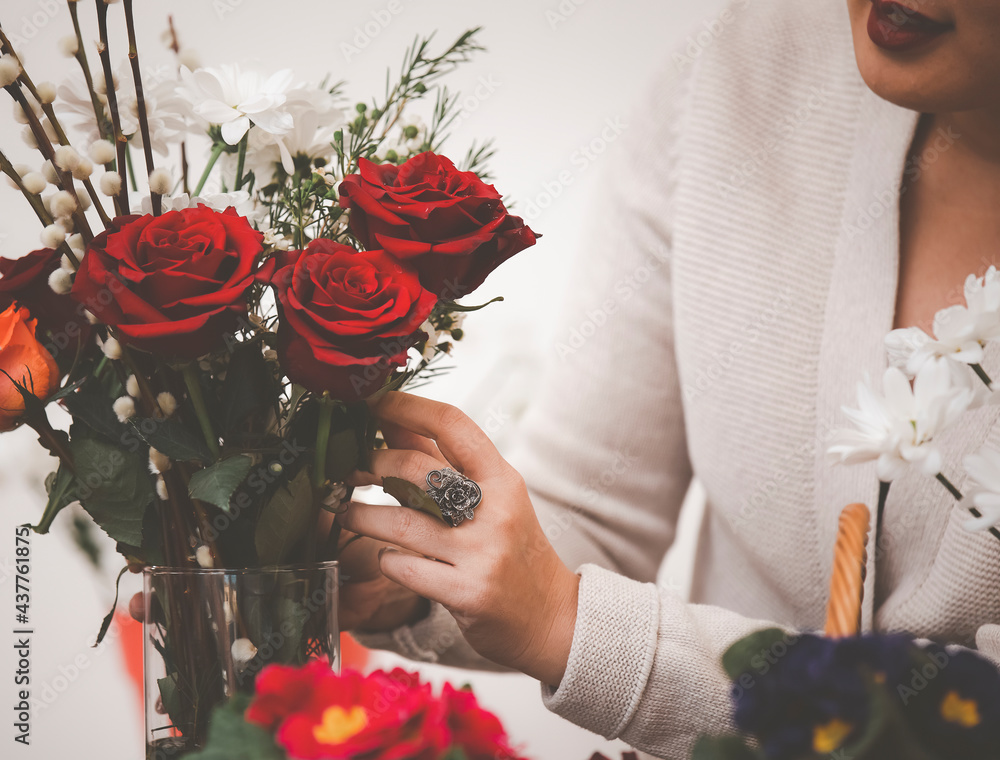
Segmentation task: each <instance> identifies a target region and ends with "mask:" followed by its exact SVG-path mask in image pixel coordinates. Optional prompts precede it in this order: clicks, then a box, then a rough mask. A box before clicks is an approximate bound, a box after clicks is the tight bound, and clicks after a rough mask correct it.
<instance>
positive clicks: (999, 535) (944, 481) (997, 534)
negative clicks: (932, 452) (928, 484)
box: [937, 472, 1000, 540]
mask: <svg viewBox="0 0 1000 760" xmlns="http://www.w3.org/2000/svg"><path fill="white" fill-rule="evenodd" d="M937 479H938V481H939V482H940V483H941V485H943V486H944V487H945V488H947V489H948V493H950V494H951V495H952V496H954V497H955V500H956V501H961V500H962V499H963V498H964V497H963V496H962V492H961V491H959V490H958V489H957V488H955V486H954V485H953V484H952V482H951V481H950V480H948V478H946V477H945V476H944V473H940V472H939V473H938V474H937ZM969 514H971V515H972V516H973V517H982V516H983V513H982V512H980V511H979V510H978V509H976V508H975V507H973V506H970V507H969ZM990 533H991V534H992V535H993V537H994V538H996V539H997V540H1000V529H997V527H996V526H993V527H992V528H990Z"/></svg>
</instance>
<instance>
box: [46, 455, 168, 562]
mask: <svg viewBox="0 0 1000 760" xmlns="http://www.w3.org/2000/svg"><path fill="white" fill-rule="evenodd" d="M70 450H71V451H72V453H73V461H74V463H75V465H76V482H75V487H74V490H75V496H76V498H78V499H79V500H80V504H81V505H82V506H83V508H84V509H85V510H87V512H88V514H90V516H91V517H93V518H94V522H96V523H97V524H98V525H99V526H100V527H101V529H102V530H103V531H104V532H105V533H107V534H108V535H109V536H111V538H113V539H114V540H115V541H119V542H121V543H123V544H129V545H131V546H140V545H141V544H142V522H143V517H144V515H145V511H146V506H147V505H148V504H149V503H150V502H151V501H152V500H153V497H154V491H153V484H152V483H151V482H150V478H149V473H148V471H147V469H146V457H145V456H143V455H142V454H137V453H134V452H131V451H126V450H124V449H121V448H118V447H117V446H113V445H111V444H108V443H105V442H104V441H100V440H88V439H86V438H82V439H81V438H78V437H76V436H74V438H73V441H72V442H71V443H70ZM57 480H58V476H57Z"/></svg>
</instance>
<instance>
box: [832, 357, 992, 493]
mask: <svg viewBox="0 0 1000 760" xmlns="http://www.w3.org/2000/svg"><path fill="white" fill-rule="evenodd" d="M973 398H974V393H973V391H972V390H971V389H970V388H968V387H965V386H962V385H956V384H955V382H954V380H953V378H952V373H951V370H950V368H949V366H948V363H947V362H946V361H942V360H937V361H933V362H929V363H927V364H925V365H924V367H923V368H922V369H921V370H920V372H919V373H918V374H917V377H916V379H915V380H914V381H913V384H912V385H911V384H910V381H909V379H908V378H907V376H906V375H905V374H904V373H903V371H902V370H901V369H899V368H898V367H890V368H889V369H887V370H886V372H885V375H884V376H883V378H882V394H879V393H877V392H876V391H875V390H874V389H873V388H872V387H871V384H870V383H859V384H858V408H857V409H850V408H848V407H844V414H846V415H847V417H848V418H849V419H850V420H851V422H853V423H854V426H855V428H854V429H845V430H841V431H838V432H837V433H836V434H835V436H834V439H833V443H832V445H831V446H830V448H829V449H828V450H827V453H828V455H829V456H830V458H831V459H833V460H835V461H837V462H839V463H842V464H860V463H862V462H871V461H878V477H879V479H880V480H882V481H883V482H886V483H889V482H892V481H893V480H895V479H896V478H898V477H900V476H902V475H903V474H904V473H905V472H906V470H907V468H908V467H909V466H910V465H919V466H920V468H921V470H922V471H923V472H924V473H925V474H927V475H932V476H933V475H937V474H938V473H939V472H941V453H940V451H939V450H938V449H937V447H936V445H935V443H934V440H935V437H936V436H938V435H940V434H941V433H942V432H943V431H944V430H945V429H946V428H948V427H949V426H950V425H952V424H953V423H954V422H955V421H956V420H958V418H959V417H961V416H962V415H963V414H964V413H965V412H966V411H967V410H968V409H969V407H970V406H971V404H972V402H973Z"/></svg>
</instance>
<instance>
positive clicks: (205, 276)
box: [72, 205, 263, 359]
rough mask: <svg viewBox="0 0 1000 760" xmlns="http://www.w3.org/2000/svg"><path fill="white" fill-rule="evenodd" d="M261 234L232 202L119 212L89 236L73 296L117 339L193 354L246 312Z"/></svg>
mask: <svg viewBox="0 0 1000 760" xmlns="http://www.w3.org/2000/svg"><path fill="white" fill-rule="evenodd" d="M262 241H263V235H261V233H259V232H257V231H256V230H255V229H253V227H251V226H250V223H249V222H248V221H247V220H246V219H244V218H243V217H242V216H239V215H238V214H237V213H236V210H235V209H232V208H229V209H226V210H225V211H224V212H221V213H220V212H218V211H213V210H212V209H210V208H208V206H204V205H199V206H198V208H188V209H180V210H178V211H168V212H167V213H165V214H163V215H162V216H158V217H154V216H151V215H148V214H147V215H145V216H122V217H119V218H117V219H115V220H114V222H112V226H111V228H110V229H108V230H106V231H105V232H102V233H101V234H100V235H98V236H97V237H96V238H94V240H93V241H92V242H91V244H90V247H89V248H88V250H87V253H86V255H85V256H84V257H83V261H82V262H81V264H80V269H79V271H78V272H77V274H76V280H75V281H74V283H73V290H72V295H73V297H74V298H75V299H76V300H77V301H79V302H80V303H81V304H83V305H84V306H85V307H86V308H88V309H89V310H90V311H91V312H93V314H95V315H96V316H97V317H98V318H99V319H100V320H101V321H102V322H104V323H105V324H109V325H113V326H115V327H117V328H118V335H119V337H120V338H121V339H122V341H123V342H125V343H128V344H130V345H133V346H135V347H136V348H139V349H142V350H144V351H151V352H155V353H159V354H163V355H166V356H170V357H173V358H178V359H193V358H195V357H198V356H201V355H203V354H207V353H209V352H210V351H213V350H214V349H216V348H218V347H219V346H221V345H222V343H223V340H224V337H225V335H227V334H229V333H231V332H233V331H234V330H235V329H236V326H237V324H238V318H239V317H240V316H241V315H245V314H246V311H247V306H246V295H247V290H248V289H249V288H250V286H251V285H252V284H253V274H254V266H255V261H256V259H257V256H258V255H259V254H260V253H261V251H262V250H263V245H262Z"/></svg>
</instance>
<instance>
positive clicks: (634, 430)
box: [360, 0, 1000, 758]
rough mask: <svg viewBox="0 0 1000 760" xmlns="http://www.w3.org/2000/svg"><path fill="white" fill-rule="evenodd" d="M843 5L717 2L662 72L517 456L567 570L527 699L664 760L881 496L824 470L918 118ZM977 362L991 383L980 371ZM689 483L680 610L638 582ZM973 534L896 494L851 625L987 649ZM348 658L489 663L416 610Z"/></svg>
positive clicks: (868, 359)
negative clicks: (557, 626)
mask: <svg viewBox="0 0 1000 760" xmlns="http://www.w3.org/2000/svg"><path fill="white" fill-rule="evenodd" d="M845 5H846V4H845V3H844V1H843V0H810V2H798V1H797V2H792V1H791V0H737V2H736V3H735V4H734V5H733V6H732V7H731V9H730V11H729V12H728V14H727V15H724V16H722V17H720V19H719V21H718V23H717V24H714V25H713V28H714V29H715V31H716V32H717V33H718V32H719V30H720V29H721V34H718V37H717V39H714V40H713V41H711V42H710V43H709V44H708V45H707V46H705V47H704V48H703V49H702V50H701V53H700V54H699V55H698V56H697V58H696V59H694V60H688V61H686V60H682V58H681V57H676V58H675V59H673V60H672V61H671V64H670V66H669V68H670V71H669V72H667V74H666V76H665V77H664V78H663V80H662V81H661V82H659V84H658V85H657V87H656V88H655V91H654V92H653V93H652V96H651V98H650V99H649V101H648V102H646V103H645V104H644V107H643V109H642V110H641V111H640V112H639V113H638V114H635V115H634V117H633V118H632V120H631V121H630V122H629V124H630V127H629V130H628V132H627V137H623V138H622V141H621V144H622V150H621V151H620V152H619V155H618V156H617V158H616V159H609V160H608V162H607V165H608V166H609V167H610V171H609V172H608V176H607V182H606V183H605V184H604V185H603V186H602V192H601V195H600V196H599V197H598V198H597V204H598V209H597V213H593V214H591V215H590V219H591V220H592V221H591V223H590V226H591V230H592V234H591V235H590V236H589V241H590V243H589V245H588V246H587V248H586V250H584V251H582V252H581V253H580V258H579V261H578V262H576V265H575V272H574V276H573V278H572V282H571V283H570V285H569V294H570V295H569V299H568V302H567V304H566V307H565V309H564V311H563V325H562V329H561V331H560V332H559V333H558V335H560V336H563V337H562V338H561V339H560V340H561V342H562V343H563V344H564V345H563V346H562V350H557V349H556V347H553V353H552V357H551V362H550V365H549V368H548V373H547V375H546V378H545V380H544V381H543V382H542V383H541V386H540V388H539V390H538V393H537V396H536V398H535V399H534V402H533V406H532V407H531V409H530V410H529V412H528V413H527V415H526V417H525V418H524V420H523V425H522V429H521V437H520V445H519V447H518V449H517V451H516V452H515V453H514V454H513V455H512V456H511V457H510V460H511V461H512V463H513V464H514V465H515V466H516V467H517V468H518V469H519V470H520V472H521V473H522V474H523V475H524V477H525V479H526V481H527V483H528V485H529V486H530V488H531V489H532V496H533V501H534V504H535V507H536V509H537V510H538V513H539V516H540V519H541V522H542V525H543V526H544V527H545V528H546V530H547V533H548V535H549V538H550V539H551V541H552V543H553V545H554V546H555V547H556V549H557V551H558V552H559V554H560V556H561V557H562V558H563V559H564V560H565V561H566V563H567V564H568V565H569V566H570V567H572V568H580V570H579V572H580V574H581V577H582V581H581V586H580V602H579V611H578V617H577V623H576V630H575V636H574V640H573V647H572V652H571V654H570V659H569V664H568V667H567V670H566V675H565V677H564V678H563V680H562V683H561V684H560V685H559V687H558V689H555V690H553V689H550V688H548V687H543V698H544V700H545V704H546V705H547V707H548V708H549V709H550V710H552V711H554V712H556V713H557V714H559V715H561V716H563V717H565V718H567V719H568V720H571V721H573V722H574V723H577V724H579V725H581V726H584V727H585V728H588V729H590V730H592V731H595V732H597V733H600V734H602V735H604V736H606V737H609V738H610V737H621V738H622V739H624V740H625V741H626V742H629V743H631V744H633V745H634V746H636V747H638V748H639V749H641V750H644V751H646V752H649V753H652V754H653V755H655V756H657V757H663V758H687V757H688V756H689V753H690V749H691V745H692V743H693V741H694V740H695V739H696V738H697V736H698V735H699V734H702V733H705V732H722V731H725V730H728V729H730V713H731V710H730V699H729V690H728V687H729V684H728V682H727V681H726V679H725V678H724V676H723V674H722V672H721V670H720V667H719V659H720V656H721V654H722V652H723V651H724V650H725V649H726V647H727V646H728V645H729V644H730V643H731V642H733V641H734V640H736V639H738V638H740V637H741V636H744V635H746V634H748V633H750V632H752V631H754V630H755V629H759V628H761V627H764V626H766V625H773V624H778V625H781V626H785V627H788V628H794V629H798V630H816V629H819V628H821V627H822V624H823V618H824V605H825V603H826V588H827V582H828V577H829V568H830V564H831V558H832V550H833V544H834V539H835V535H836V529H837V519H838V515H839V512H840V510H841V509H842V508H843V507H844V506H845V505H846V504H848V503H849V502H851V501H865V502H867V503H869V504H874V502H875V501H876V499H877V491H878V486H877V478H876V474H875V470H874V468H873V467H856V468H847V467H835V466H831V465H830V464H828V463H827V461H826V459H825V456H824V453H825V450H826V447H827V443H828V441H829V438H830V432H831V430H832V429H834V428H836V427H839V426H842V425H843V424H844V423H845V420H844V417H843V415H842V413H841V412H840V407H841V405H843V404H851V405H853V403H854V399H855V386H856V383H857V382H858V380H860V379H861V378H863V376H864V375H865V373H868V374H870V375H871V376H873V377H878V376H880V375H881V372H882V370H883V369H884V367H885V361H886V360H885V354H884V350H883V347H882V340H883V337H884V336H885V334H886V333H887V332H888V331H889V330H890V329H891V328H892V323H893V310H894V303H895V292H896V280H897V272H898V251H899V236H898V207H899V204H898V200H899V189H900V184H901V183H900V180H901V178H902V177H903V175H904V171H907V170H909V171H916V170H919V167H908V166H907V165H906V160H907V154H908V149H909V146H910V143H911V141H912V137H913V133H914V129H915V127H916V124H917V118H918V117H917V114H915V113H912V112H909V111H905V110H902V109H900V108H897V107H895V106H893V105H891V104H889V103H887V102H885V101H882V100H880V99H879V98H878V97H876V96H875V95H874V94H872V93H871V92H870V91H869V90H868V89H867V88H866V87H865V85H864V83H863V82H862V80H861V78H860V75H859V73H858V70H857V68H856V66H855V62H854V54H853V48H852V44H851V38H850V29H849V23H848V17H847V11H846V7H845ZM955 139H960V138H957V137H956V136H954V135H941V136H939V141H940V146H939V147H940V149H945V150H946V149H947V146H948V141H949V140H950V141H952V142H953V141H954V140H955ZM941 255H948V251H942V252H941ZM574 331H576V332H577V333H579V335H580V336H583V337H584V340H582V342H581V341H580V340H579V339H577V340H575V341H573V342H572V343H571V342H570V336H571V335H572V334H573V333H574ZM566 346H572V348H571V350H569V351H567V350H565V348H566ZM985 364H986V365H987V369H988V371H990V372H991V374H993V376H997V375H1000V357H998V356H997V354H996V352H991V353H990V354H989V355H988V357H987V361H986V362H985ZM997 422H998V415H997V411H996V409H995V408H994V409H988V410H979V411H975V412H970V413H969V414H968V415H966V417H965V418H964V419H963V421H962V422H961V424H959V425H958V426H957V428H956V429H954V430H952V431H951V432H950V434H948V435H946V436H945V438H944V439H943V446H942V448H943V452H944V456H945V459H944V461H945V463H946V465H945V472H947V473H948V474H949V475H950V476H952V479H953V480H954V481H955V482H956V483H957V484H958V485H959V487H961V486H962V482H963V479H964V478H963V475H962V474H961V459H962V456H963V455H964V454H965V453H967V452H969V451H971V450H973V449H974V448H976V447H978V446H980V445H982V444H984V443H987V442H988V443H991V444H992V445H994V446H1000V424H997ZM692 475H694V476H695V477H697V478H698V480H699V481H700V482H701V483H702V484H703V485H704V487H705V491H706V493H707V514H706V518H705V521H704V526H703V528H702V533H701V536H700V540H699V551H698V556H697V565H696V570H695V580H694V587H693V592H692V601H693V603H686V602H685V601H683V600H682V599H680V598H678V596H677V595H676V594H675V593H674V592H672V591H671V590H669V589H660V588H657V586H656V585H654V584H653V583H652V581H653V580H654V579H655V577H656V572H657V568H658V567H659V565H660V562H661V559H662V557H663V555H664V552H666V550H667V548H668V547H669V546H670V543H671V541H672V539H673V537H674V532H675V526H676V524H677V517H678V511H679V509H680V506H681V503H682V501H683V498H684V495H685V492H686V491H687V489H688V486H689V483H690V481H691V478H692ZM483 508H484V509H489V505H488V504H486V503H484V505H483ZM966 517H967V513H966V512H965V511H964V510H963V509H962V508H960V507H956V506H955V504H954V503H953V501H952V500H951V499H950V497H948V495H947V494H946V493H945V491H944V490H943V489H942V488H941V486H940V485H939V484H937V483H936V482H935V481H934V480H932V479H928V478H925V477H923V476H921V475H920V474H917V473H914V474H912V475H908V476H907V477H905V478H903V479H902V480H900V481H897V482H896V483H895V484H894V485H893V487H892V491H891V495H890V497H889V502H888V506H887V515H886V522H885V526H884V530H885V550H884V551H882V552H880V554H879V556H878V566H877V573H876V572H875V568H874V567H870V568H869V575H868V584H867V585H868V588H867V593H866V603H865V609H864V615H863V622H864V625H865V627H866V628H875V629H878V630H906V631H909V632H911V633H912V634H914V635H916V636H919V637H927V638H931V639H936V640H939V641H942V642H954V643H959V644H963V645H967V646H974V645H975V644H976V638H977V633H978V634H979V638H980V642H979V643H980V646H981V647H982V648H984V649H988V648H989V646H988V644H989V642H990V641H996V639H997V636H996V633H997V632H998V631H1000V628H997V627H996V626H987V627H985V628H983V626H984V625H986V624H990V623H996V622H1000V593H998V587H1000V547H998V545H997V542H996V540H995V539H993V538H992V537H991V536H989V535H985V534H971V533H968V532H967V531H966V530H964V529H963V527H962V523H963V521H964V520H965V519H966ZM870 554H871V555H874V552H870ZM360 638H362V640H363V641H364V643H366V644H368V645H370V646H379V647H384V648H391V649H395V650H396V651H399V652H401V653H403V654H404V655H407V656H409V657H411V658H414V659H419V660H427V661H439V662H444V663H449V664H459V665H467V666H471V667H484V666H486V664H485V663H484V661H482V660H481V659H479V658H477V657H476V656H475V654H474V653H473V652H472V651H471V649H470V648H469V647H468V645H467V644H465V642H464V640H462V638H461V634H460V633H459V632H458V630H457V628H456V626H455V624H454V622H453V620H452V618H451V617H450V616H449V615H448V613H447V612H446V611H445V610H443V609H441V608H440V607H437V606H435V607H434V608H433V610H432V613H431V615H430V617H429V618H427V619H426V620H424V621H421V622H420V623H418V624H416V625H414V626H413V627H411V628H404V629H400V630H397V631H395V632H393V633H392V634H388V635H384V636H366V637H360ZM996 648H997V647H996V646H995V645H994V646H993V649H994V650H996Z"/></svg>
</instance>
